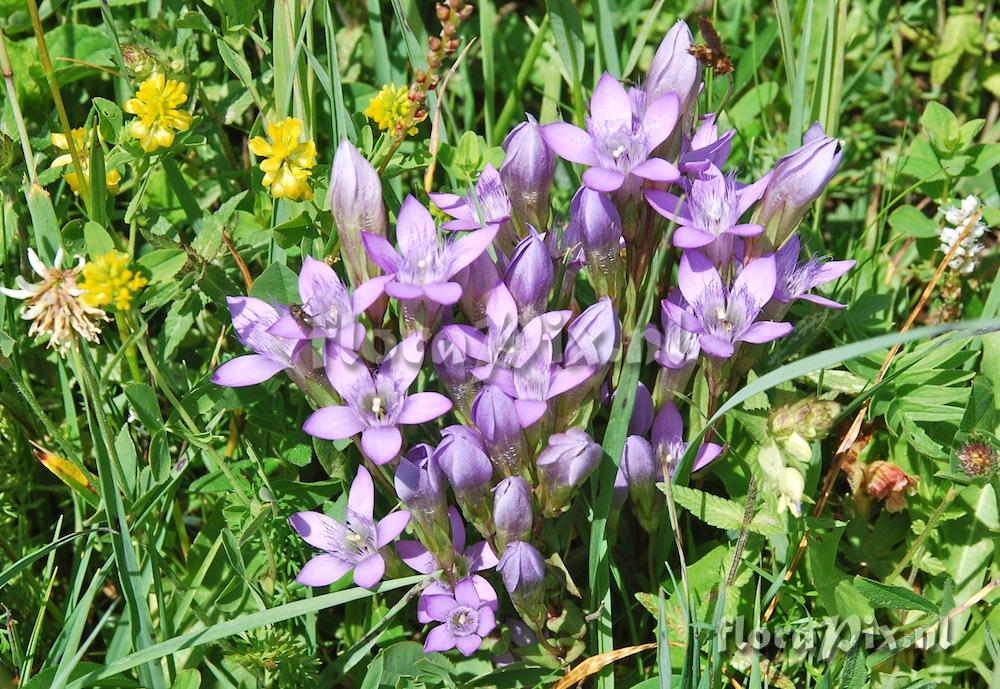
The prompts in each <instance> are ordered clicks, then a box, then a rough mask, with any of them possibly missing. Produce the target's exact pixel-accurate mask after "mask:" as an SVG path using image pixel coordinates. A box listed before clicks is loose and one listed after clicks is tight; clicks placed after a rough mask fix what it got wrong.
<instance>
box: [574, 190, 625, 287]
mask: <svg viewBox="0 0 1000 689" xmlns="http://www.w3.org/2000/svg"><path fill="white" fill-rule="evenodd" d="M569 224H570V230H569V231H571V232H573V233H574V234H575V235H577V236H579V237H580V243H581V244H582V245H583V249H584V251H585V252H586V253H587V254H588V255H590V254H596V255H598V256H600V257H602V258H605V257H606V259H605V260H604V261H600V262H601V263H607V264H608V266H607V267H605V268H604V269H605V270H609V269H610V264H611V263H612V262H613V261H614V260H615V259H616V258H617V257H618V254H619V253H620V252H621V243H622V218H621V215H620V214H619V213H618V209H617V208H616V207H615V204H613V203H612V202H611V199H609V198H608V196H607V194H602V193H601V192H599V191H594V190H593V189H589V188H587V187H580V189H579V190H578V191H577V192H576V194H574V196H573V200H572V201H571V202H570V206H569Z"/></svg>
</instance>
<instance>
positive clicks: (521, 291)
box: [503, 229, 554, 322]
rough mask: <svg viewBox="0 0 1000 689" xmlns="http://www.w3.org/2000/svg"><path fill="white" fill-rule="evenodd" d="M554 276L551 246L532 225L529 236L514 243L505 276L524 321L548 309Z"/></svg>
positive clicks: (505, 281) (504, 278)
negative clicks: (548, 245) (547, 244)
mask: <svg viewBox="0 0 1000 689" xmlns="http://www.w3.org/2000/svg"><path fill="white" fill-rule="evenodd" d="M553 277H554V271H553V270H552V258H551V257H550V256H549V250H548V249H547V248H546V247H545V242H543V241H542V238H541V237H539V236H538V233H537V232H535V231H534V230H533V229H530V230H529V233H528V236H527V237H525V238H524V239H522V240H521V241H520V242H519V243H518V245H517V246H516V247H514V253H513V254H512V255H511V258H510V263H509V264H508V265H507V271H506V272H505V273H504V276H503V280H504V283H506V285H507V289H509V290H510V294H511V296H512V297H514V301H515V303H517V310H518V312H519V313H520V315H521V319H522V321H524V322H526V321H528V320H530V319H532V318H534V317H535V316H537V315H539V314H541V313H544V312H546V311H548V305H549V292H551V291H552V280H553Z"/></svg>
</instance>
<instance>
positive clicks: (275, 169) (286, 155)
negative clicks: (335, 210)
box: [250, 117, 316, 201]
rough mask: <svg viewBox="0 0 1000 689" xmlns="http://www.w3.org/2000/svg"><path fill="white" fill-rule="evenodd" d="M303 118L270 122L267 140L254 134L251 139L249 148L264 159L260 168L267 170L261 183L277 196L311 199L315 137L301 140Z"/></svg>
mask: <svg viewBox="0 0 1000 689" xmlns="http://www.w3.org/2000/svg"><path fill="white" fill-rule="evenodd" d="M301 133H302V121H301V120H299V119H297V118H295V117H286V118H285V119H283V120H281V121H280V122H274V123H272V124H269V125H267V135H268V137H269V138H270V141H268V140H267V139H265V138H263V137H260V136H255V137H254V138H252V139H251V140H250V150H251V151H253V154H254V155H255V156H257V157H259V158H263V159H264V160H262V161H261V163H260V169H261V170H263V171H264V179H263V180H262V184H263V185H264V186H265V187H270V188H271V196H273V197H274V198H276V199H292V200H293V201H298V200H300V199H306V200H308V199H311V198H312V197H313V190H312V187H310V186H309V175H311V174H312V169H313V166H314V165H315V164H316V144H315V142H313V140H312V139H310V140H308V141H303V142H300V141H299V134H301Z"/></svg>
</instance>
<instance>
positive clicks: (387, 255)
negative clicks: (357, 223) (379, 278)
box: [361, 232, 403, 273]
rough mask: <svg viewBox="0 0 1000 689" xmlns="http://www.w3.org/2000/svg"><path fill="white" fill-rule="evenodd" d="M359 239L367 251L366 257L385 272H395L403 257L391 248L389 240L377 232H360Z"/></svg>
mask: <svg viewBox="0 0 1000 689" xmlns="http://www.w3.org/2000/svg"><path fill="white" fill-rule="evenodd" d="M361 241H362V242H363V243H364V245H365V251H366V252H368V258H370V259H371V260H372V261H374V262H375V264H376V265H377V266H378V267H379V268H381V269H382V270H384V271H385V272H387V273H396V272H398V271H399V266H400V265H402V263H403V257H402V256H400V255H399V253H398V252H397V251H396V250H395V249H394V248H393V246H392V244H390V243H389V240H388V239H386V238H385V237H383V236H382V235H379V234H372V233H371V232H362V233H361Z"/></svg>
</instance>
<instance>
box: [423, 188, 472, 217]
mask: <svg viewBox="0 0 1000 689" xmlns="http://www.w3.org/2000/svg"><path fill="white" fill-rule="evenodd" d="M427 196H428V197H430V200H431V202H432V203H433V204H434V205H435V206H437V207H438V208H440V209H441V210H443V211H444V212H445V213H447V214H448V215H450V216H451V217H453V218H464V219H466V220H468V219H469V218H470V217H471V214H470V212H469V202H468V199H466V198H465V197H464V196H459V195H458V194H446V193H442V192H431V193H430V194H428V195H427Z"/></svg>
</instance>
